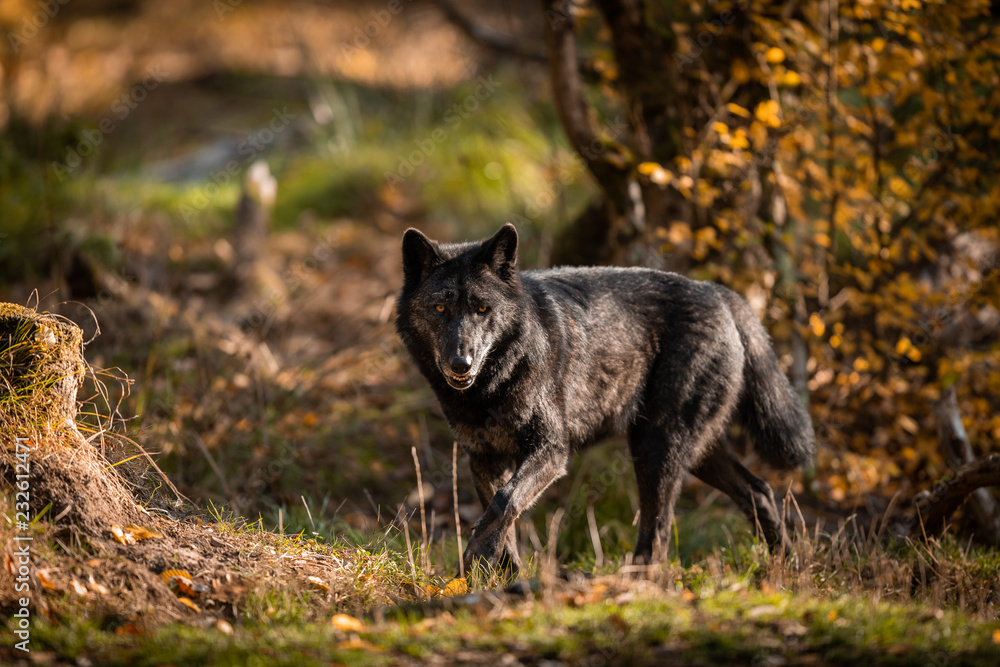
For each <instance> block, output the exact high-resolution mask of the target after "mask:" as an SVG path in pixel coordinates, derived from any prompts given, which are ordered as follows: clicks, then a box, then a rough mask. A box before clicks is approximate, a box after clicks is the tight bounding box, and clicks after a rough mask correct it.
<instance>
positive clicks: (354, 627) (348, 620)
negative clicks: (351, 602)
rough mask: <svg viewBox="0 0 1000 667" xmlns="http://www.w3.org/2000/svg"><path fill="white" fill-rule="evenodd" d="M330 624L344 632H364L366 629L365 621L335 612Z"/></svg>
mask: <svg viewBox="0 0 1000 667" xmlns="http://www.w3.org/2000/svg"><path fill="white" fill-rule="evenodd" d="M330 624H331V625H333V627H335V628H337V629H338V630H343V631H344V632H363V631H364V629H365V624H364V623H362V622H361V621H359V620H358V619H356V618H354V617H353V616H348V615H347V614H334V615H333V618H331V619H330Z"/></svg>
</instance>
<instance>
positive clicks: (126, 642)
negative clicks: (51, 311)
mask: <svg viewBox="0 0 1000 667" xmlns="http://www.w3.org/2000/svg"><path fill="white" fill-rule="evenodd" d="M394 231H397V230H386V231H378V230H373V229H371V228H363V227H361V226H360V225H358V224H357V223H354V222H351V221H349V220H344V221H341V222H337V223H334V224H331V225H323V226H317V227H316V228H315V229H308V228H307V229H305V230H303V229H296V230H289V231H282V232H275V233H274V235H273V238H272V239H271V241H270V242H269V244H268V246H267V248H268V249H267V251H266V254H265V256H264V257H262V259H261V266H262V267H263V268H261V271H262V272H264V273H265V275H271V276H277V277H278V280H277V282H275V283H274V284H275V285H277V286H278V287H282V286H283V287H284V288H285V289H286V291H285V292H282V296H281V298H280V299H277V300H272V301H270V302H268V303H269V304H270V305H269V306H268V307H269V308H272V310H273V312H271V313H270V314H269V316H268V317H267V318H266V325H263V326H261V327H260V328H257V329H254V328H252V327H250V328H248V327H247V323H248V322H250V321H253V320H252V318H253V313H254V312H257V311H256V310H255V309H262V308H263V306H261V302H260V300H259V296H254V295H250V296H244V297H234V298H232V299H229V300H228V301H227V302H225V303H223V302H220V301H219V300H218V299H217V298H216V297H215V296H214V295H216V294H219V293H220V292H218V291H216V289H215V287H216V285H218V284H222V283H223V282H224V280H225V275H226V266H227V265H226V262H225V259H224V257H223V258H220V257H218V256H216V255H217V253H218V250H219V247H220V244H219V243H218V240H216V241H213V242H211V243H208V242H205V241H198V240H193V241H184V240H178V239H164V242H165V243H168V247H170V248H171V251H170V255H171V257H173V258H174V261H175V262H176V265H174V266H173V267H167V268H166V269H165V271H166V274H167V277H168V278H169V280H167V282H166V284H168V285H169V288H167V289H163V288H161V287H156V289H151V288H149V287H146V286H144V285H143V282H142V281H141V280H138V279H137V280H134V281H131V282H122V283H114V282H110V283H108V284H112V285H114V284H117V285H118V289H119V290H120V291H118V292H117V293H115V294H114V295H113V298H112V297H111V296H109V295H105V296H104V298H103V299H102V298H97V299H95V300H93V301H92V302H91V304H90V306H88V307H89V308H90V309H91V310H92V311H93V312H94V314H95V315H96V316H97V318H98V321H99V322H100V325H101V329H102V331H103V332H104V333H103V334H102V336H101V337H100V338H104V337H108V338H111V339H112V340H111V341H105V342H103V343H98V340H100V338H99V339H98V340H95V341H94V343H92V344H91V346H90V347H89V348H88V356H90V357H91V360H93V359H95V358H97V359H99V361H100V366H101V367H104V366H108V365H111V364H114V365H115V366H118V367H121V368H126V367H131V368H136V367H142V366H144V367H145V368H144V371H143V373H144V375H143V377H142V378H141V379H137V380H136V381H135V382H134V384H132V386H131V387H130V395H129V396H128V397H127V398H126V399H124V400H125V404H126V405H134V406H144V407H143V408H142V409H137V410H136V412H138V413H139V414H141V415H152V417H146V418H145V419H143V420H142V423H140V424H138V425H135V426H133V425H129V426H128V428H127V429H124V431H122V429H121V428H118V429H117V430H118V431H119V434H116V433H115V432H114V430H115V429H112V430H109V431H107V432H104V431H102V429H103V428H104V426H103V425H102V424H107V422H103V423H95V422H93V421H92V419H90V418H89V416H88V415H87V414H84V415H82V417H81V423H82V424H83V428H84V430H85V431H86V432H92V433H96V434H97V436H98V437H97V438H96V439H95V441H96V442H103V443H104V447H105V449H106V451H107V455H108V457H109V458H110V459H111V460H112V461H119V460H125V463H124V464H122V465H121V466H116V470H118V471H121V473H122V475H123V476H124V478H125V480H126V481H127V482H130V483H131V484H132V485H133V488H134V491H135V493H136V495H137V498H138V499H139V500H140V502H141V503H142V505H144V507H145V510H144V511H145V514H144V520H143V521H140V522H138V523H137V524H136V525H132V526H112V525H106V526H104V527H103V528H101V527H98V528H97V529H96V530H90V531H87V530H85V529H83V528H81V527H80V526H78V525H77V524H76V523H75V522H74V521H71V520H69V519H67V518H63V517H60V516H59V515H60V513H61V512H62V509H61V508H60V507H58V506H52V507H50V508H48V510H47V512H46V513H44V516H40V517H37V518H36V520H35V521H34V522H33V524H32V527H31V528H30V534H31V536H32V537H33V538H34V542H33V548H32V550H31V558H32V564H31V565H32V568H33V575H32V578H31V591H30V595H31V600H32V604H33V605H34V607H33V610H32V616H31V620H30V646H31V649H32V652H31V653H30V654H23V653H21V652H20V651H18V650H17V649H16V648H14V647H15V645H16V644H17V642H18V641H19V638H18V637H17V635H16V634H14V633H13V630H15V629H16V624H17V622H18V619H16V618H14V617H12V618H11V619H10V620H9V621H8V623H7V626H8V631H7V632H6V633H5V634H4V639H3V642H2V646H0V659H2V661H3V662H4V663H8V664H75V665H113V664H134V665H166V664H176V665H199V664H205V665H208V664H233V665H237V664H239V665H243V664H287V665H308V664H330V663H346V664H355V663H362V664H369V663H370V664H418V663H426V662H430V663H436V664H464V663H469V664H471V663H478V662H482V661H485V660H490V661H500V662H503V663H504V664H517V663H523V664H587V665H593V664H674V663H676V664H717V663H720V662H727V663H733V664H751V665H763V664H768V665H771V664H773V665H781V664H810V665H811V664H843V663H845V662H848V661H858V660H864V661H869V662H873V663H877V664H920V665H926V664H933V665H945V664H982V665H987V664H990V665H992V664H996V662H997V660H998V659H1000V622H998V613H997V608H998V602H1000V584H998V581H1000V557H998V556H997V554H996V552H995V551H991V550H988V549H983V548H972V547H970V546H969V545H963V544H959V543H957V542H956V541H955V539H954V538H951V537H945V538H943V539H941V540H937V539H933V538H931V539H917V540H896V539H894V538H892V537H891V535H890V532H891V531H889V530H888V527H887V526H884V525H880V524H872V525H861V524H859V523H858V522H856V521H851V520H850V518H849V517H850V513H849V512H846V511H843V510H840V509H838V508H836V507H835V506H833V505H830V504H826V505H825V506H826V509H825V510H821V509H819V507H820V506H824V504H823V503H817V504H816V507H813V508H809V509H805V510H803V513H802V515H801V516H799V515H798V512H797V510H795V509H792V510H790V511H791V512H793V515H792V516H793V519H794V522H795V523H797V524H798V525H799V537H798V540H797V542H796V545H795V548H794V549H793V551H792V553H791V554H790V555H789V556H788V557H787V558H774V557H771V556H769V555H768V554H767V552H766V549H764V547H763V546H762V545H761V544H759V543H757V542H756V541H754V540H753V539H752V536H751V532H750V531H749V529H748V525H747V523H746V521H745V520H743V519H742V517H741V516H739V515H738V513H737V512H736V511H735V508H733V507H732V505H731V504H730V503H729V501H728V500H722V499H719V498H718V494H717V493H713V492H711V491H710V490H709V489H708V488H706V487H704V486H701V485H698V484H693V485H692V486H691V487H690V488H689V489H688V491H687V492H686V494H685V498H684V499H683V501H682V508H681V516H680V518H679V522H678V528H677V533H678V540H679V544H680V549H679V551H678V552H677V554H676V556H675V558H674V560H673V561H672V562H671V563H670V564H668V565H665V566H664V567H662V568H655V569H653V570H650V571H645V570H643V571H638V572H636V571H632V570H631V569H630V567H629V565H628V555H627V553H628V549H629V548H630V546H631V540H632V539H634V538H633V535H632V532H633V531H634V528H633V527H632V526H631V525H630V524H631V523H632V519H633V515H634V511H633V509H632V507H633V504H634V499H633V498H632V497H631V496H632V495H634V481H633V480H632V479H631V475H632V473H631V470H629V469H628V466H625V465H621V466H617V465H616V462H617V461H619V459H621V460H622V461H626V460H627V459H625V458H622V457H621V452H622V448H621V446H620V443H611V444H609V445H606V446H603V447H599V448H597V449H596V450H594V451H592V452H588V453H587V454H585V455H584V456H583V457H581V458H580V459H579V460H578V461H577V462H576V464H575V466H574V469H573V472H572V474H571V475H570V476H569V479H568V480H566V481H564V482H563V483H562V484H560V485H559V486H558V488H556V489H555V490H554V491H553V493H552V494H551V497H548V498H547V499H546V500H545V501H543V503H542V504H541V506H540V507H539V508H538V509H537V510H536V511H535V512H534V513H533V518H532V519H530V520H526V521H524V522H522V526H521V535H522V543H523V545H524V546H523V549H525V551H526V554H527V555H528V559H527V562H528V566H527V567H526V572H525V575H526V576H525V578H523V579H522V580H520V581H518V582H515V583H514V584H513V585H510V582H502V581H498V580H496V579H492V580H491V579H490V578H488V577H478V578H473V579H468V580H467V579H459V578H455V577H456V574H457V567H458V566H457V562H458V557H457V554H458V545H457V544H456V534H455V531H454V516H455V511H456V507H455V504H454V502H453V494H455V493H456V489H455V488H453V485H452V484H453V482H452V474H451V473H452V468H451V451H450V444H451V439H450V436H449V434H448V432H447V428H446V425H445V424H444V423H443V420H442V419H441V417H440V414H439V412H438V410H437V408H436V406H435V404H434V401H433V397H432V395H431V394H430V393H429V391H428V390H427V389H426V388H425V387H424V384H423V383H422V381H421V380H420V378H419V376H418V375H417V374H416V373H415V371H414V370H413V369H412V367H411V366H410V365H409V364H408V363H407V362H406V360H405V357H404V356H403V354H402V351H401V350H400V349H399V348H398V344H397V343H396V342H395V339H394V334H393V332H392V324H391V317H390V314H391V297H392V296H393V293H394V288H395V285H397V284H398V281H399V278H400V276H399V267H398V263H399V262H398V256H397V252H398V250H397V248H396V246H397V243H398V240H397V239H398V236H397V234H396V233H392V232H394ZM174 244H180V245H181V246H182V247H181V248H180V250H175V249H174V247H173V246H174ZM149 247H150V255H149V256H143V255H142V254H141V253H142V250H141V248H137V249H131V250H130V251H129V252H130V254H131V255H132V256H133V261H134V262H135V264H136V265H137V266H139V265H146V266H148V265H149V263H150V262H152V261H154V256H155V252H154V251H153V248H155V247H157V246H155V245H150V246H149ZM317 248H320V249H322V250H323V252H321V253H320V256H321V257H322V258H323V259H322V261H320V260H315V261H314V262H312V263H310V264H308V265H307V264H306V262H305V261H303V258H308V257H309V256H310V254H311V253H312V251H314V250H315V249H317ZM223 254H225V251H223ZM193 266H197V267H201V270H200V271H199V270H194V269H192V267H193ZM292 276H294V280H293V278H292ZM112 278H113V277H112ZM159 284H162V283H157V285H159ZM261 312H263V311H261ZM74 319H77V320H78V321H85V320H83V319H82V318H74ZM258 324H263V320H262V321H260V322H258ZM125 337H127V338H128V339H130V341H131V342H130V344H128V345H125V344H123V342H122V341H123V339H124V338H125ZM129 355H134V356H133V357H129ZM121 377H122V376H121V374H120V372H117V371H116V372H105V373H97V374H96V375H95V378H96V379H100V380H101V381H102V382H103V385H104V386H105V387H106V389H107V390H108V391H109V395H108V398H109V399H110V403H111V404H112V405H117V401H118V398H116V396H115V394H116V392H122V391H124V387H125V385H123V384H122V383H121V382H120V379H121ZM116 378H117V379H116ZM241 378H242V379H241ZM116 387H117V388H116ZM97 404H98V401H96V400H95V401H92V402H91V403H90V404H89V405H91V409H85V410H84V412H85V413H88V412H91V411H96V412H100V407H99V406H98V405H97ZM105 412H106V410H105ZM122 432H124V433H126V434H127V435H128V436H129V438H130V439H131V440H132V441H134V443H137V444H139V445H142V446H143V447H144V448H146V449H147V450H150V451H152V452H153V453H154V454H155V455H156V459H157V461H158V462H159V465H160V466H161V467H163V468H166V469H168V470H171V474H170V477H171V478H172V479H174V480H176V483H177V484H178V485H179V486H180V488H181V489H183V493H184V494H186V495H189V496H192V497H198V498H202V499H206V498H207V499H208V500H204V501H202V503H201V506H200V507H198V506H195V505H192V504H190V503H187V502H184V501H181V500H178V499H176V498H175V497H174V495H173V494H172V492H170V491H168V490H167V489H166V487H165V486H164V485H163V484H164V483H163V481H162V478H160V476H159V473H158V472H157V471H156V470H155V469H154V468H152V467H150V466H149V465H148V464H145V463H142V461H144V460H145V459H144V457H140V458H138V459H132V460H131V461H129V460H128V459H130V458H131V457H132V456H135V452H136V451H137V450H136V449H135V444H134V443H130V442H129V440H128V439H126V438H123V437H122V435H121V433H122ZM414 456H416V459H417V461H419V462H420V464H421V475H422V480H423V481H424V493H425V495H426V510H427V511H426V514H425V516H424V517H421V515H420V513H419V511H418V507H419V494H418V493H417V491H416V488H417V487H416V469H415V466H414ZM458 462H459V467H458V470H457V471H456V472H457V474H456V477H457V481H458V488H457V495H458V499H459V503H458V507H457V510H458V513H459V515H460V517H461V523H462V525H463V529H464V530H465V531H466V533H467V531H468V527H469V525H470V524H471V521H473V520H474V519H475V518H476V514H477V510H478V506H477V505H476V503H475V499H474V496H473V494H472V491H471V488H472V487H471V483H470V480H468V479H467V473H466V472H465V467H464V465H463V463H464V462H463V460H462V459H461V458H459V459H458ZM770 479H771V481H772V483H773V484H774V485H775V486H776V487H777V488H781V489H784V488H789V487H791V488H795V487H796V485H798V488H799V496H800V497H801V498H802V499H803V502H805V501H806V500H807V496H809V495H810V494H808V493H803V488H804V487H803V486H802V483H803V482H802V479H801V477H800V476H798V475H792V476H790V477H789V476H785V477H782V476H778V475H772V476H771V477H770ZM156 487H160V488H159V490H156V491H153V489H155V488H156ZM318 489H327V493H328V495H326V496H321V495H318V491H317V490H318ZM212 499H214V500H212ZM12 502H13V498H11V497H10V496H5V498H4V503H5V505H10V504H11V503H12ZM220 507H225V508H226V509H218V508H220ZM234 508H239V510H240V511H239V515H241V516H242V517H245V516H253V515H255V514H256V515H257V516H259V517H260V518H259V519H258V520H256V521H248V520H246V519H244V518H241V516H238V515H234V514H233V513H232V511H233V509H234ZM5 513H8V512H5ZM10 514H12V513H10ZM70 516H72V515H70ZM422 519H423V522H422ZM96 520H97V521H98V522H99V521H100V517H96ZM553 521H555V523H554V524H553ZM117 529H121V533H119V532H118V530H117ZM0 533H2V534H3V537H4V544H6V545H13V544H15V541H14V539H13V538H14V535H15V534H16V533H17V531H16V530H15V527H14V525H13V524H9V523H8V524H3V525H0ZM550 536H553V538H554V539H550ZM426 542H430V544H426ZM595 545H596V546H595ZM7 556H8V558H7V566H6V568H5V571H3V572H2V573H0V578H2V579H3V582H2V590H3V592H4V606H5V608H10V609H14V608H16V607H15V605H16V602H14V600H13V599H12V597H11V594H12V591H13V590H14V588H13V577H14V572H15V570H16V567H15V565H14V561H13V560H12V557H13V556H14V554H13V553H12V552H11V550H10V549H8V554H7ZM15 597H16V596H15Z"/></svg>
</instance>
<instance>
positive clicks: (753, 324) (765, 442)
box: [723, 290, 815, 469]
mask: <svg viewBox="0 0 1000 667" xmlns="http://www.w3.org/2000/svg"><path fill="white" fill-rule="evenodd" d="M723 291H724V293H725V295H726V300H727V301H728V302H729V308H730V310H731V311H732V313H733V318H734V319H735V320H736V328H737V330H738V331H739V334H740V340H741V341H742V342H743V349H744V350H745V353H746V359H745V365H744V371H743V378H744V384H743V395H742V397H741V398H740V407H739V410H740V422H741V423H742V424H743V426H744V428H746V429H747V430H748V431H749V432H750V437H751V439H752V440H753V442H754V446H755V448H756V451H757V453H758V454H760V456H761V458H763V459H764V460H765V461H766V462H767V463H769V464H770V465H772V466H775V467H777V468H784V469H788V468H796V467H798V466H801V465H803V464H805V463H807V462H808V461H809V460H810V459H811V458H812V454H813V443H814V440H815V435H814V433H813V427H812V421H811V420H810V418H809V413H808V412H807V411H806V409H805V407H804V406H803V405H802V402H801V400H799V397H798V395H797V394H796V393H795V389H793V388H792V385H791V383H790V382H789V381H788V378H787V377H785V374H784V373H783V372H782V371H781V366H779V365H778V358H777V357H776V356H775V354H774V350H773V348H772V347H771V341H770V339H769V338H768V335H767V332H766V331H765V330H764V327H763V326H762V325H761V323H760V320H758V319H757V315H756V314H755V313H754V312H753V310H752V309H751V308H750V304H748V303H747V302H746V301H744V300H743V298H742V297H740V296H739V295H738V294H736V293H735V292H731V291H729V290H723Z"/></svg>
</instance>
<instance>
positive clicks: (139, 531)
mask: <svg viewBox="0 0 1000 667" xmlns="http://www.w3.org/2000/svg"><path fill="white" fill-rule="evenodd" d="M123 530H126V531H128V532H130V533H132V537H134V538H135V539H136V540H148V539H152V538H154V537H155V538H162V537H163V533H161V532H160V531H158V530H155V529H153V528H146V527H145V526H136V525H134V524H131V523H130V524H129V525H127V526H125V528H124V529H123Z"/></svg>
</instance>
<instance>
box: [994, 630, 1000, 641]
mask: <svg viewBox="0 0 1000 667" xmlns="http://www.w3.org/2000/svg"><path fill="white" fill-rule="evenodd" d="M993 643H994V644H1000V628H997V629H996V630H994V631H993Z"/></svg>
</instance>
